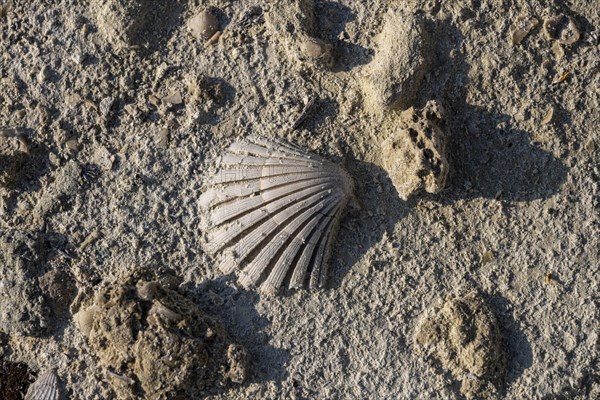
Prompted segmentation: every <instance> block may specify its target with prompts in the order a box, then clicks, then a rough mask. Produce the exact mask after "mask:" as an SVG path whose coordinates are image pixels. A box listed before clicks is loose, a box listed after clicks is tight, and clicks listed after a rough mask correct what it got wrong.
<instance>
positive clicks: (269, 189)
mask: <svg viewBox="0 0 600 400" xmlns="http://www.w3.org/2000/svg"><path fill="white" fill-rule="evenodd" d="M218 164H219V165H218V167H219V170H218V172H217V174H216V175H215V176H214V177H213V179H212V181H211V182H210V183H209V188H208V189H207V191H206V192H205V193H203V194H202V196H201V198H200V205H201V208H202V210H203V213H204V220H203V226H202V229H203V231H205V232H206V244H205V246H204V247H205V250H206V251H207V252H208V253H209V254H212V255H215V254H220V265H219V268H220V269H221V271H223V272H224V273H231V272H233V271H234V270H235V269H236V267H241V269H242V270H241V272H240V275H239V281H240V283H241V284H242V285H243V286H245V287H249V286H253V285H256V284H258V283H259V282H262V284H261V290H263V291H265V292H269V293H273V292H275V291H277V289H279V287H280V286H282V285H283V284H284V282H289V283H288V286H289V287H290V288H298V287H302V286H304V284H305V281H308V282H307V283H308V286H309V287H310V288H317V287H323V286H324V284H325V279H326V277H327V268H326V264H327V258H328V255H329V249H330V247H331V244H332V241H333V238H334V235H335V232H336V230H337V226H338V224H339V221H340V219H341V217H342V215H343V212H344V209H345V206H346V204H347V203H348V201H349V200H350V199H351V198H352V196H353V183H352V179H351V178H350V176H349V175H348V174H347V173H346V171H344V170H343V169H342V168H341V167H340V166H338V165H336V164H334V163H332V162H330V161H328V160H325V159H323V158H321V157H319V156H317V155H314V154H310V153H308V152H306V151H304V150H302V149H300V148H298V147H296V146H294V145H291V144H287V143H283V142H281V141H273V140H268V139H263V138H258V137H252V138H249V139H247V140H240V141H236V142H234V143H233V144H232V145H231V146H230V147H229V149H228V150H227V151H226V152H225V154H224V155H223V156H222V157H221V158H220V160H219V162H218Z"/></svg>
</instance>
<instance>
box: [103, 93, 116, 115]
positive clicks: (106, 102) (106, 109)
mask: <svg viewBox="0 0 600 400" xmlns="http://www.w3.org/2000/svg"><path fill="white" fill-rule="evenodd" d="M114 102H115V99H114V97H111V96H108V97H105V98H103V99H102V100H101V101H100V113H101V114H102V115H104V116H105V117H106V116H107V115H108V114H109V113H110V110H111V109H112V106H113V103H114Z"/></svg>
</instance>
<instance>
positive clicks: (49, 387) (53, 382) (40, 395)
mask: <svg viewBox="0 0 600 400" xmlns="http://www.w3.org/2000/svg"><path fill="white" fill-rule="evenodd" d="M58 399H60V388H59V386H58V378H57V377H56V374H55V373H54V372H52V371H47V372H44V373H43V374H41V375H40V376H39V377H38V378H37V379H36V381H35V382H33V383H32V384H31V386H29V389H28V390H27V394H26V395H25V400H58Z"/></svg>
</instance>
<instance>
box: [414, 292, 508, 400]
mask: <svg viewBox="0 0 600 400" xmlns="http://www.w3.org/2000/svg"><path fill="white" fill-rule="evenodd" d="M415 346H416V349H417V350H418V351H421V352H423V353H424V354H425V355H426V356H428V357H431V358H433V359H435V360H436V361H437V362H438V363H439V365H440V366H441V368H442V369H443V370H444V371H450V372H451V373H452V376H453V377H454V379H456V380H459V381H461V386H460V391H461V393H462V394H463V395H465V397H467V398H468V399H480V398H486V399H489V398H498V397H499V396H498V387H499V386H500V385H501V383H502V381H503V379H504V374H505V372H506V356H505V354H504V343H503V339H502V336H501V335H500V329H499V327H498V321H497V320H496V317H495V315H494V313H493V312H492V310H490V308H489V307H488V306H487V304H485V301H484V300H483V299H482V298H481V296H480V295H479V294H477V293H476V292H471V293H468V294H466V295H465V296H463V297H460V298H451V299H448V300H447V301H446V302H445V303H444V305H443V306H442V307H441V308H434V309H433V310H431V311H430V313H429V315H427V316H426V317H424V319H423V321H422V322H421V325H420V326H419V327H418V328H417V332H416V335H415Z"/></svg>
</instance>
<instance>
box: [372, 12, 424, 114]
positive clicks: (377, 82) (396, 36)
mask: <svg viewBox="0 0 600 400" xmlns="http://www.w3.org/2000/svg"><path fill="white" fill-rule="evenodd" d="M429 47H430V46H429V35H428V34H427V31H426V30H425V27H424V23H423V20H422V18H420V17H419V16H418V15H415V14H413V13H410V12H406V11H400V10H396V11H392V10H391V11H389V12H388V13H387V14H386V16H385V21H384V26H383V30H382V31H381V33H380V34H379V36H378V38H377V49H376V53H375V57H374V58H373V61H371V63H369V65H367V66H366V68H365V71H364V79H363V82H362V83H363V84H362V86H363V90H364V92H365V99H366V101H367V103H368V104H370V105H371V107H372V108H374V109H375V110H390V109H400V110H405V109H406V108H408V107H410V105H411V104H412V103H413V101H414V99H415V97H416V95H417V92H418V90H419V88H420V87H421V83H422V81H423V77H424V76H425V71H426V69H427V66H428V65H429V62H430V61H429V59H428V54H429V53H430V50H429Z"/></svg>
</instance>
